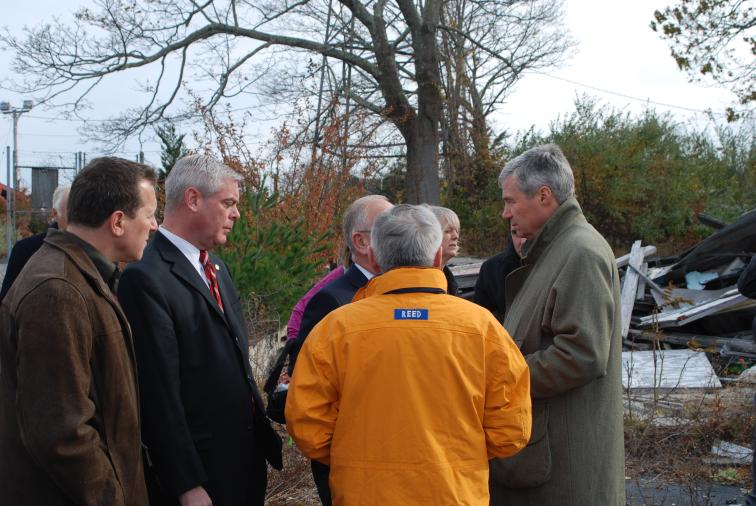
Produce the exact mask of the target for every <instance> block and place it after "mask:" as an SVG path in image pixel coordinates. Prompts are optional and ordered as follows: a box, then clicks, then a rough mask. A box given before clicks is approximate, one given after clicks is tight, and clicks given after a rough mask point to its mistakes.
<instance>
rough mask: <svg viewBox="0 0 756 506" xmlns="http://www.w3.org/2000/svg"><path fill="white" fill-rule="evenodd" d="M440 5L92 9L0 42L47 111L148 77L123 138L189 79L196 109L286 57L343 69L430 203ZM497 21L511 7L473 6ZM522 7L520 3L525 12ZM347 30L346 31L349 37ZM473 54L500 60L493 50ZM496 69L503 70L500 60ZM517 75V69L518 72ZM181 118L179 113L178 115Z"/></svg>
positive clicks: (414, 195)
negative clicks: (317, 59)
mask: <svg viewBox="0 0 756 506" xmlns="http://www.w3.org/2000/svg"><path fill="white" fill-rule="evenodd" d="M447 1H448V0H423V1H419V0H364V1H361V0H95V8H93V9H81V10H79V11H78V12H77V13H76V15H75V18H74V20H73V22H72V23H63V22H60V21H58V20H55V21H53V22H51V23H48V24H43V25H39V26H37V27H34V28H31V29H28V30H27V31H26V33H25V35H24V36H23V37H21V38H18V37H14V36H12V35H11V34H9V33H8V32H6V33H4V34H3V35H2V36H0V40H2V41H3V42H4V43H6V44H7V45H8V46H9V47H11V48H12V49H13V50H15V59H14V65H13V66H14V70H15V71H16V72H17V73H19V74H20V75H22V76H24V80H23V82H20V83H17V84H18V87H19V88H20V89H23V91H26V92H36V93H42V94H43V96H42V97H40V98H41V99H42V100H43V101H46V102H49V103H54V104H58V105H64V106H65V107H67V108H69V109H70V110H72V111H78V110H80V109H81V108H82V107H84V106H85V105H86V101H87V99H88V97H89V96H90V94H91V92H92V90H93V89H94V88H95V87H96V86H97V85H98V84H100V83H101V82H102V81H103V80H105V79H107V78H112V77H113V76H116V75H121V73H122V72H125V71H129V72H132V73H134V72H135V71H137V69H140V68H155V69H156V70H157V71H155V70H153V71H152V75H153V76H154V75H155V74H157V76H156V77H153V78H152V79H151V80H148V81H146V82H144V83H143V91H145V92H146V93H147V97H148V98H147V101H146V102H145V104H144V106H142V107H140V108H137V109H134V110H129V111H125V112H124V113H123V115H122V116H121V117H119V118H116V121H114V122H112V123H110V124H109V125H108V128H109V132H110V133H111V134H113V135H115V136H117V137H118V138H121V139H122V138H125V137H126V136H129V135H132V134H134V133H136V132H140V131H142V130H143V129H144V128H146V127H147V126H148V125H150V124H152V123H154V122H156V121H160V120H161V119H164V118H166V117H172V118H173V119H180V117H181V112H182V111H180V110H179V108H178V107H177V102H179V101H180V98H181V97H182V96H183V95H185V94H186V84H185V83H186V82H187V81H188V80H189V79H191V80H192V82H193V83H195V85H194V86H195V87H196V88H202V87H200V86H198V85H197V84H196V83H197V82H202V83H206V84H209V85H207V86H204V88H206V89H207V90H208V91H207V92H206V93H205V94H200V95H199V97H198V104H197V105H199V106H200V107H201V108H202V109H205V110H207V109H212V107H214V106H215V105H217V104H218V103H219V102H221V101H225V100H226V99H230V98H233V97H235V96H237V95H239V94H243V93H253V92H255V85H256V82H257V80H258V79H259V78H260V76H264V75H265V74H267V73H270V72H274V71H275V70H276V68H277V66H278V64H279V63H280V61H281V60H282V58H281V56H282V53H283V51H284V50H286V51H288V54H290V53H291V50H292V49H294V50H297V51H300V52H304V53H311V54H312V53H314V54H318V55H321V56H322V57H323V58H324V59H325V60H326V61H334V60H335V61H339V62H343V64H344V65H345V68H346V67H348V69H349V72H350V80H349V82H350V83H351V84H350V86H349V87H348V89H343V90H342V92H343V93H344V96H347V97H349V99H350V101H351V102H352V103H353V104H355V105H356V106H359V107H361V108H364V109H366V110H369V111H371V112H372V113H374V114H375V115H378V116H379V117H381V118H383V119H385V120H386V121H388V122H390V123H391V124H392V125H393V126H394V127H395V128H396V130H397V131H398V132H399V133H400V134H401V136H402V138H403V141H404V144H405V145H406V162H407V177H406V195H407V199H408V201H410V202H421V201H425V202H438V201H439V178H438V148H439V123H440V121H441V117H442V113H443V101H444V97H443V94H442V89H443V88H442V86H441V73H440V61H439V44H438V41H439V30H442V29H443V30H451V31H455V32H459V31H460V30H459V28H458V27H454V26H443V25H442V23H441V12H442V8H443V7H444V4H445V3H446V2H447ZM479 3H480V4H481V5H484V6H485V8H486V9H487V10H488V11H489V12H491V13H496V14H498V15H500V16H505V15H506V13H507V12H508V10H509V9H510V8H511V6H512V5H513V4H515V3H518V2H514V1H511V0H479ZM524 3H528V2H524ZM347 28H348V29H347ZM483 44H484V43H478V45H479V46H480V47H481V49H484V50H487V51H488V52H489V53H490V54H492V55H496V50H497V49H496V48H495V47H491V48H485V47H483ZM498 61H499V62H500V65H503V66H507V65H510V62H507V61H506V59H504V58H500V59H499V60H498ZM514 71H515V72H517V69H515V70H514ZM183 113H184V114H186V111H183Z"/></svg>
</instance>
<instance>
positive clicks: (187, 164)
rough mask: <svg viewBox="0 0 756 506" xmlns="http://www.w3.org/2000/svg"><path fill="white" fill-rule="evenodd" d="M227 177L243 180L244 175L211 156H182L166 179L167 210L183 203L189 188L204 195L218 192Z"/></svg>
mask: <svg viewBox="0 0 756 506" xmlns="http://www.w3.org/2000/svg"><path fill="white" fill-rule="evenodd" d="M227 179H233V180H234V181H241V180H242V177H241V176H240V175H239V174H237V173H236V172H234V170H233V169H231V168H230V167H229V166H227V165H225V164H223V163H221V162H219V161H218V160H216V159H215V158H213V157H211V156H206V155H189V156H185V157H183V158H181V159H180V160H179V161H177V162H176V164H175V165H174V166H173V168H172V169H171V172H170V173H169V174H168V177H167V178H166V179H165V212H166V213H168V212H170V211H172V210H174V209H176V208H177V207H178V206H180V205H181V203H182V202H183V200H184V193H185V192H186V190H187V189H188V188H190V187H194V188H196V189H197V190H198V191H199V192H200V193H201V194H202V195H205V196H208V195H212V194H213V193H215V192H217V191H218V190H219V189H220V187H221V185H222V184H223V182H224V181H226V180H227Z"/></svg>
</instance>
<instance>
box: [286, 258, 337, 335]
mask: <svg viewBox="0 0 756 506" xmlns="http://www.w3.org/2000/svg"><path fill="white" fill-rule="evenodd" d="M343 275H344V267H342V266H341V265H339V266H338V267H336V268H335V269H334V270H332V271H331V272H329V273H328V274H326V275H325V276H323V277H322V278H320V281H318V282H317V283H315V286H313V287H312V288H310V290H309V291H308V292H307V293H306V294H305V295H304V297H302V298H301V299H299V302H297V303H296V304H295V305H294V309H292V310H291V317H290V318H289V323H288V324H287V325H286V336H287V338H288V339H289V340H291V339H296V338H297V335H298V334H299V327H300V326H301V325H302V315H303V314H304V310H305V308H306V307H307V303H308V302H310V299H312V298H313V296H314V295H315V294H316V293H318V292H319V291H320V289H321V288H323V287H324V286H326V285H327V284H328V283H330V282H331V281H334V280H336V279H338V278H340V277H341V276H343Z"/></svg>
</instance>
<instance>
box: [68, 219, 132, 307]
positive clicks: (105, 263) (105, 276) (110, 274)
mask: <svg viewBox="0 0 756 506" xmlns="http://www.w3.org/2000/svg"><path fill="white" fill-rule="evenodd" d="M62 233H64V234H68V235H70V236H71V237H73V238H74V239H75V240H76V242H77V244H78V245H79V246H81V249H83V250H84V253H86V254H87V256H88V257H89V259H90V260H92V263H93V264H94V266H95V268H96V269H97V272H98V273H99V274H100V276H102V280H103V281H105V284H107V285H108V288H110V291H111V292H113V293H116V291H117V290H118V280H119V279H120V278H121V271H119V270H118V266H117V265H116V264H114V263H113V262H111V261H110V260H108V259H107V258H105V255H103V254H102V253H100V251H99V250H98V249H97V248H95V247H94V246H92V245H91V244H89V243H88V242H87V241H85V240H84V239H82V238H81V237H79V236H78V235H76V234H72V233H71V232H62Z"/></svg>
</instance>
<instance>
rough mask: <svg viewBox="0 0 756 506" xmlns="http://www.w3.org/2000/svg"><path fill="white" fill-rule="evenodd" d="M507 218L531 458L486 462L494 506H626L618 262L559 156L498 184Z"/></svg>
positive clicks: (552, 152)
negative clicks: (518, 262) (516, 250)
mask: <svg viewBox="0 0 756 506" xmlns="http://www.w3.org/2000/svg"><path fill="white" fill-rule="evenodd" d="M499 185H500V186H501V188H502V197H503V200H504V212H503V218H504V219H506V220H508V221H509V222H510V225H511V228H512V233H513V234H516V235H518V236H520V237H524V238H525V239H526V242H525V244H524V245H523V247H522V263H523V265H522V267H520V268H519V269H517V270H515V271H513V272H512V273H510V274H509V276H507V280H506V299H507V312H506V315H505V317H504V328H505V329H507V331H508V332H509V333H510V335H511V336H512V338H513V339H514V340H515V342H516V343H517V344H518V345H519V346H520V350H521V351H522V354H523V355H524V356H525V360H526V361H527V363H528V367H529V368H530V387H531V388H530V393H531V396H532V399H533V431H532V435H531V438H530V443H528V446H527V447H526V448H525V449H524V450H522V451H521V452H520V453H518V454H517V455H515V456H514V457H511V458H506V459H496V460H493V461H491V504H492V505H494V506H499V505H510V504H517V505H522V506H584V505H601V506H624V505H625V450H624V434H623V424H622V413H623V408H622V382H621V373H622V371H621V364H622V360H621V357H622V336H621V333H620V310H621V308H620V296H619V292H620V289H619V287H620V283H619V274H618V273H617V267H616V264H615V260H614V254H613V252H612V249H611V248H610V247H609V245H608V244H607V242H606V241H605V240H604V238H603V237H601V235H600V234H599V233H598V232H597V231H596V229H594V228H593V227H592V226H591V225H590V224H589V223H588V222H587V221H586V219H585V217H584V216H583V212H582V210H581V209H580V205H579V204H578V202H577V200H575V197H574V195H575V187H574V178H573V175H572V168H571V167H570V164H569V162H568V161H567V159H566V158H565V156H564V154H563V153H562V150H561V149H559V147H558V146H556V145H555V144H547V145H544V146H538V147H535V148H532V149H530V150H528V151H526V152H525V153H523V154H522V155H520V156H518V157H517V158H515V159H513V160H511V161H510V162H509V163H507V164H506V165H505V166H504V169H502V171H501V174H500V176H499Z"/></svg>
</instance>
